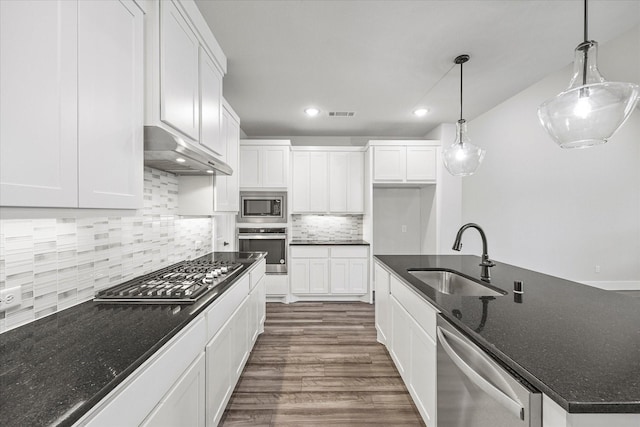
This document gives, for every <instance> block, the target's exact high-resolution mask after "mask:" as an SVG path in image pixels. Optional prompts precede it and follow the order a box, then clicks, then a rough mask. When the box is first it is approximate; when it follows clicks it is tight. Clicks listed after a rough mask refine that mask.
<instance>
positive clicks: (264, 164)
mask: <svg viewBox="0 0 640 427" xmlns="http://www.w3.org/2000/svg"><path fill="white" fill-rule="evenodd" d="M290 150H291V142H290V141H287V140H243V141H240V166H239V169H240V188H241V189H265V188H268V189H287V188H288V187H289V151H290Z"/></svg>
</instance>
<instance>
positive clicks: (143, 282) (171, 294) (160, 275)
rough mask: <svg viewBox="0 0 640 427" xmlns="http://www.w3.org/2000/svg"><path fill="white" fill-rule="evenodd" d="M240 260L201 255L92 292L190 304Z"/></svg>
mask: <svg viewBox="0 0 640 427" xmlns="http://www.w3.org/2000/svg"><path fill="white" fill-rule="evenodd" d="M240 269H242V264H239V263H236V262H231V261H219V260H216V261H212V260H211V258H210V257H201V258H198V259H196V260H193V261H183V262H181V263H178V264H174V265H172V266H169V267H166V268H164V269H162V270H159V271H155V272H153V273H150V274H147V275H144V276H140V277H137V278H135V279H133V280H129V281H128V282H125V283H121V284H120V285H116V286H113V287H111V288H108V289H103V290H101V291H98V292H97V293H96V297H95V298H94V301H96V302H102V303H118V304H122V303H135V304H192V303H194V302H195V301H197V300H198V298H200V297H202V296H203V295H204V294H206V293H207V292H208V291H209V290H211V289H213V288H215V287H216V286H220V285H221V284H223V283H225V282H226V281H227V280H230V279H231V278H233V277H235V275H234V273H236V272H237V271H239V270H240Z"/></svg>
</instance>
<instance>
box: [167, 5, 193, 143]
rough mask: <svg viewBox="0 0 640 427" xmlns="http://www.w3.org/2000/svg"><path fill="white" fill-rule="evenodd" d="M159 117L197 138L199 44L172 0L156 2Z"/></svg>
mask: <svg viewBox="0 0 640 427" xmlns="http://www.w3.org/2000/svg"><path fill="white" fill-rule="evenodd" d="M160 13H161V16H162V18H161V19H162V22H161V25H160V28H161V32H160V119H161V120H162V121H163V122H165V123H167V124H169V125H171V126H172V127H174V128H175V129H177V130H179V131H180V132H182V133H184V134H185V135H187V136H189V137H190V138H192V139H193V140H195V141H197V140H198V137H199V134H200V126H199V125H200V123H199V119H200V114H199V111H198V110H199V104H200V96H199V88H198V86H199V85H198V68H199V67H198V51H199V49H200V44H199V42H198V39H197V38H196V36H195V34H194V33H193V31H192V30H191V28H190V27H189V24H188V23H187V21H186V20H185V19H184V17H183V16H182V15H181V14H180V11H179V10H178V8H177V6H176V5H175V3H174V2H173V1H162V2H160Z"/></svg>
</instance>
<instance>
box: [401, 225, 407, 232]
mask: <svg viewBox="0 0 640 427" xmlns="http://www.w3.org/2000/svg"><path fill="white" fill-rule="evenodd" d="M401 229H402V232H403V233H406V232H407V226H406V225H403V226H402V227H401Z"/></svg>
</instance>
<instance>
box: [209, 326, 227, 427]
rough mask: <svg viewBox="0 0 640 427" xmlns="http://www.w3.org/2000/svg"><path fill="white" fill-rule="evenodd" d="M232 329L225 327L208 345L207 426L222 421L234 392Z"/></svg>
mask: <svg viewBox="0 0 640 427" xmlns="http://www.w3.org/2000/svg"><path fill="white" fill-rule="evenodd" d="M231 347H232V346H231V328H230V327H225V328H222V329H221V330H220V332H218V334H217V335H216V336H215V337H214V338H213V339H212V340H211V341H210V342H209V344H207V347H206V350H205V354H206V357H207V406H206V414H207V418H206V419H207V423H206V424H207V425H208V426H215V425H217V424H218V421H220V418H221V417H222V413H223V412H224V408H225V406H226V405H227V401H228V400H229V397H231V392H232V391H233V385H232V384H233V381H232V377H233V375H232V367H231Z"/></svg>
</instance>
